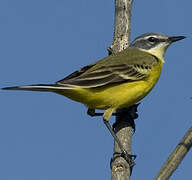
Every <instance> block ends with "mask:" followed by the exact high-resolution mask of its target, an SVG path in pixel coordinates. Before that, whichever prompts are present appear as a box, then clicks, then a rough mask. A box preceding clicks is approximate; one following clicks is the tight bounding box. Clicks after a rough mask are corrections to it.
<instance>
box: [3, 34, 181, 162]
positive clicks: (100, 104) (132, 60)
mask: <svg viewBox="0 0 192 180" xmlns="http://www.w3.org/2000/svg"><path fill="white" fill-rule="evenodd" d="M184 38H185V36H168V35H165V34H161V33H145V34H142V35H140V36H138V37H137V38H136V39H135V40H134V41H133V42H132V43H131V44H130V45H129V47H128V48H126V49H125V50H123V51H121V52H118V53H115V54H112V55H110V56H107V57H105V58H103V59H101V60H98V61H96V62H94V63H92V64H89V65H87V66H85V67H83V68H81V69H79V70H77V71H75V72H73V73H72V74H70V75H68V76H67V77H65V78H63V79H61V80H59V81H57V82H56V83H53V84H35V85H26V86H14V87H6V88H3V90H29V91H45V92H54V93H57V94H60V95H63V96H66V97H68V98H69V99H72V100H74V101H77V102H80V103H82V104H84V105H85V106H87V107H88V113H89V114H90V115H91V114H92V115H94V112H95V109H101V110H105V111H104V113H103V122H104V124H105V125H106V127H107V128H108V129H109V131H110V133H111V134H112V136H113V137H114V139H115V141H116V142H117V143H118V145H119V147H120V149H121V151H122V153H123V155H124V156H125V158H126V159H130V155H129V154H128V153H127V152H126V150H125V149H124V148H123V146H122V144H121V143H120V141H119V139H118V137H117V136H116V134H115V132H114V131H113V129H112V127H111V126H110V123H109V120H110V117H111V116H112V114H113V112H114V111H115V110H118V109H122V108H125V107H130V106H131V105H133V104H135V103H137V102H139V101H140V100H141V99H143V98H144V97H145V96H146V95H147V94H148V93H149V92H150V91H151V90H152V89H153V87H154V86H155V84H156V83H157V81H158V79H159V77H160V74H161V71H162V67H163V64H164V54H165V52H166V50H167V48H168V47H169V45H171V44H172V43H173V42H176V41H179V40H182V39H184Z"/></svg>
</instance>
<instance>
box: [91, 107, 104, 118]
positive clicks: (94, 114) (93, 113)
mask: <svg viewBox="0 0 192 180" xmlns="http://www.w3.org/2000/svg"><path fill="white" fill-rule="evenodd" d="M87 114H88V115H89V116H92V117H93V116H103V113H96V112H95V109H90V108H88V110H87Z"/></svg>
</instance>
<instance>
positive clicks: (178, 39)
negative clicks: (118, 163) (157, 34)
mask: <svg viewBox="0 0 192 180" xmlns="http://www.w3.org/2000/svg"><path fill="white" fill-rule="evenodd" d="M185 38H186V37H185V36H171V37H169V38H168V40H169V41H170V42H171V43H173V42H176V41H180V40H182V39H185Z"/></svg>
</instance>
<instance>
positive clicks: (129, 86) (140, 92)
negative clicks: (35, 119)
mask: <svg viewBox="0 0 192 180" xmlns="http://www.w3.org/2000/svg"><path fill="white" fill-rule="evenodd" d="M161 68H162V64H161V63H159V64H158V65H156V66H155V67H154V68H153V69H152V71H151V74H150V76H149V77H148V78H147V79H145V80H142V81H135V82H126V83H121V84H113V85H108V86H105V87H97V88H84V89H82V88H75V89H73V90H64V91H63V92H58V93H59V94H62V95H64V96H66V97H68V98H70V99H73V100H75V101H78V102H81V103H83V104H85V105H86V106H87V107H89V108H92V109H108V108H110V107H112V108H114V109H121V108H124V107H128V106H131V105H133V104H135V103H136V102H138V101H140V100H141V99H143V98H144V97H145V96H146V95H147V94H148V93H149V92H150V91H151V89H152V88H153V87H154V85H155V84H156V82H157V81H158V79H159V76H160V74H161Z"/></svg>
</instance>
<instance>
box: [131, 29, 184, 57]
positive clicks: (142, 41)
mask: <svg viewBox="0 0 192 180" xmlns="http://www.w3.org/2000/svg"><path fill="white" fill-rule="evenodd" d="M184 38H185V36H167V35H164V34H160V33H146V34H143V35H141V36H139V37H137V38H136V39H135V40H134V41H133V42H132V43H131V44H130V46H129V47H131V48H138V49H141V50H144V51H146V52H149V53H151V54H153V55H155V56H157V57H158V58H160V59H162V60H163V57H164V53H165V51H166V50H167V48H168V47H169V45H171V44H172V43H173V42H176V41H179V40H182V39H184Z"/></svg>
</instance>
